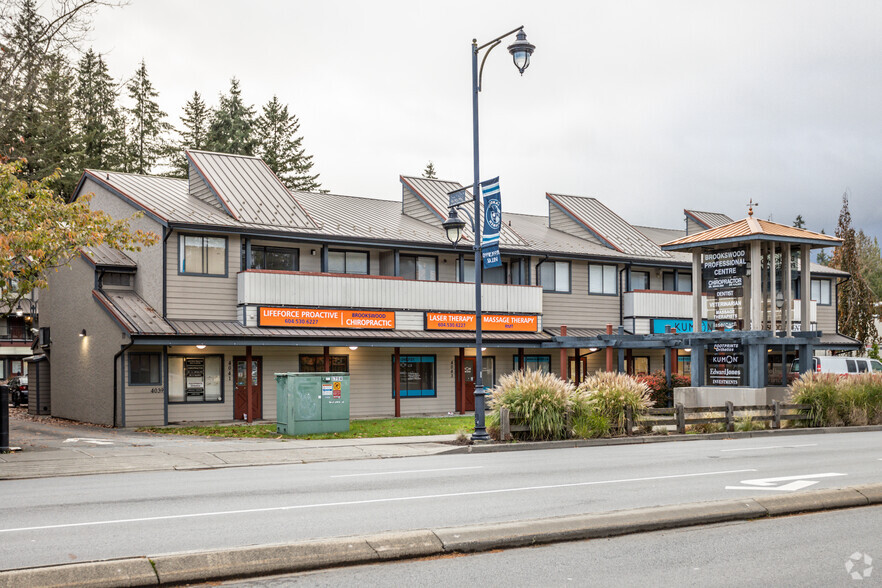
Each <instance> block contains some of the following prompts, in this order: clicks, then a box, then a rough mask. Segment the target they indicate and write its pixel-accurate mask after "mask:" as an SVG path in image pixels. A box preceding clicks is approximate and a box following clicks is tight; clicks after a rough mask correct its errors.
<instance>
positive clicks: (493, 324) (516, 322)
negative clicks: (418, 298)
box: [426, 312, 539, 333]
mask: <svg viewBox="0 0 882 588" xmlns="http://www.w3.org/2000/svg"><path fill="white" fill-rule="evenodd" d="M426 330H427V331H474V330H475V315H474V314H466V313H453V312H427V313H426ZM481 330H482V331H519V332H528V333H535V332H536V331H538V330H539V317H537V316H530V315H517V314H482V315H481Z"/></svg>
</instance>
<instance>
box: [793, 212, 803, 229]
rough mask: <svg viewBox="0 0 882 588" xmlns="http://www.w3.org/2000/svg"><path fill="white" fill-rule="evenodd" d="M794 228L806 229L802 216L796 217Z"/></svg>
mask: <svg viewBox="0 0 882 588" xmlns="http://www.w3.org/2000/svg"><path fill="white" fill-rule="evenodd" d="M793 226H794V227H796V228H797V229H802V228H804V227H805V221H804V220H802V215H801V214H797V215H796V220H794V221H793Z"/></svg>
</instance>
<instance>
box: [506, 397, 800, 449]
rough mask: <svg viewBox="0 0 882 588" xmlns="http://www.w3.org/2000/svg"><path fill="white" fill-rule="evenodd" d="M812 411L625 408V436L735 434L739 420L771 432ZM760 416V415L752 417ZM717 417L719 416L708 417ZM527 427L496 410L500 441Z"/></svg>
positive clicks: (777, 406)
mask: <svg viewBox="0 0 882 588" xmlns="http://www.w3.org/2000/svg"><path fill="white" fill-rule="evenodd" d="M810 408H811V406H809V405H808V404H787V403H783V402H778V401H777V400H773V401H772V404H769V405H765V404H759V405H744V406H735V405H734V404H732V403H731V402H727V403H726V404H725V405H724V406H697V407H688V408H687V407H685V406H683V405H682V404H677V405H676V406H674V407H671V408H649V409H646V410H644V411H641V412H640V413H639V414H638V415H637V418H635V415H634V414H633V413H632V411H631V409H630V407H626V408H625V430H624V431H621V432H622V433H624V434H625V435H633V434H634V427H635V426H638V425H645V426H653V427H656V426H675V427H677V433H680V434H685V433H686V427H687V426H688V425H703V424H714V423H720V424H725V425H726V431H729V432H732V431H734V430H735V424H736V422H737V420H738V419H739V418H743V419H746V418H749V419H751V420H753V421H761V422H768V423H771V425H770V426H771V428H772V429H780V428H781V423H783V422H785V421H807V420H810V419H811V417H810V416H809V415H807V414H805V412H802V411H807V410H809V409H810ZM755 413H762V414H755ZM711 415H719V416H711ZM566 418H567V423H566V430H567V432H569V431H570V430H571V429H572V426H571V415H570V414H569V413H567V416H566ZM529 430H530V427H529V425H526V424H523V423H514V424H513V423H512V422H511V415H510V414H509V411H508V409H507V408H500V410H499V435H500V438H501V439H504V440H509V439H511V434H512V433H519V432H527V431H529Z"/></svg>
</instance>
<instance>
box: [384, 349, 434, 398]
mask: <svg viewBox="0 0 882 588" xmlns="http://www.w3.org/2000/svg"><path fill="white" fill-rule="evenodd" d="M392 362H393V363H392V367H393V371H394V368H395V363H394V362H395V357H394V356H393V357H392ZM400 368H401V377H400V379H399V382H400V384H401V397H402V398H426V397H434V396H437V395H438V391H437V390H436V389H435V356H434V355H402V356H400ZM392 397H393V398H394V397H395V389H394V388H393V389H392Z"/></svg>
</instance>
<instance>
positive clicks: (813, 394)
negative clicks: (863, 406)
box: [790, 372, 843, 427]
mask: <svg viewBox="0 0 882 588" xmlns="http://www.w3.org/2000/svg"><path fill="white" fill-rule="evenodd" d="M790 398H791V400H792V401H793V402H795V403H796V404H808V405H809V409H808V411H807V414H808V416H809V417H810V419H809V422H810V424H811V425H812V426H815V427H831V426H838V425H841V424H842V423H843V420H842V418H841V417H840V406H841V402H840V393H839V376H837V375H836V374H818V373H814V372H807V373H805V374H803V376H802V377H801V378H799V379H798V380H796V381H795V382H793V384H791V385H790Z"/></svg>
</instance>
